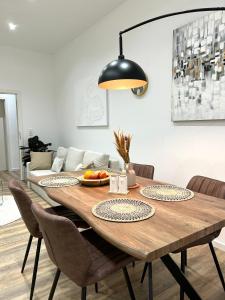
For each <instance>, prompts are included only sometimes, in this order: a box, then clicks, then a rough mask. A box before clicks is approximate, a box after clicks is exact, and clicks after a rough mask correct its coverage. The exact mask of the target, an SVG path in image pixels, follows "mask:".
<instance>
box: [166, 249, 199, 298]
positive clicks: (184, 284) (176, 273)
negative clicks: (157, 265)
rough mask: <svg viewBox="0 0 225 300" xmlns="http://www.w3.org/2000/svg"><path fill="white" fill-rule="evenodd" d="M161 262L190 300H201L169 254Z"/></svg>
mask: <svg viewBox="0 0 225 300" xmlns="http://www.w3.org/2000/svg"><path fill="white" fill-rule="evenodd" d="M161 260H162V262H163V263H164V265H165V266H166V267H167V269H168V270H169V271H170V273H171V274H172V275H173V277H174V278H175V279H176V281H177V283H178V284H179V285H180V286H181V288H182V289H183V290H184V292H185V293H186V294H187V296H188V297H189V298H190V299H191V300H202V298H201V297H200V296H199V294H198V293H197V292H196V290H195V289H194V288H193V286H192V285H191V284H190V282H189V281H188V280H187V278H186V277H185V275H184V273H183V272H182V271H181V270H180V268H179V267H178V265H177V264H176V263H175V262H174V261H173V259H172V258H171V257H170V255H169V254H167V255H165V256H162V257H161Z"/></svg>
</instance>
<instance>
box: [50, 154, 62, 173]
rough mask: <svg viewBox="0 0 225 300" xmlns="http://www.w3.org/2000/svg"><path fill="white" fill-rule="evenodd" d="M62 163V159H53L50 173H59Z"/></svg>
mask: <svg viewBox="0 0 225 300" xmlns="http://www.w3.org/2000/svg"><path fill="white" fill-rule="evenodd" d="M63 163H64V158H63V157H62V158H61V157H57V156H56V157H55V159H54V161H53V164H52V169H51V170H52V171H53V172H56V173H59V172H60V171H61V170H62V167H63Z"/></svg>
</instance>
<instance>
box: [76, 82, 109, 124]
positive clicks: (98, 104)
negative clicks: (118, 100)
mask: <svg viewBox="0 0 225 300" xmlns="http://www.w3.org/2000/svg"><path fill="white" fill-rule="evenodd" d="M78 85H79V91H80V92H79V94H78V95H77V98H78V115H77V119H78V122H77V126H78V127H98V126H108V99H107V91H105V90H102V89H100V88H99V87H98V85H97V82H96V77H94V76H89V77H88V78H85V79H83V80H82V81H80V82H79V83H78Z"/></svg>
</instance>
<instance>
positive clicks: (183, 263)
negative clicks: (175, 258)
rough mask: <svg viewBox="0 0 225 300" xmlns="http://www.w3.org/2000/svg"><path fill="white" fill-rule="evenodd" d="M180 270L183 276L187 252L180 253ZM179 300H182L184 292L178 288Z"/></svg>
mask: <svg viewBox="0 0 225 300" xmlns="http://www.w3.org/2000/svg"><path fill="white" fill-rule="evenodd" d="M180 254H181V261H180V269H181V271H182V272H183V273H184V274H185V265H186V262H187V250H183V251H181V253H180ZM180 300H184V291H183V289H182V288H180Z"/></svg>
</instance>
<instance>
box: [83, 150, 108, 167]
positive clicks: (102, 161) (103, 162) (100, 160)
mask: <svg viewBox="0 0 225 300" xmlns="http://www.w3.org/2000/svg"><path fill="white" fill-rule="evenodd" d="M91 162H93V163H94V168H107V167H108V164H109V155H108V154H104V153H99V152H93V151H86V152H85V154H84V159H83V165H89V164H90V163H91Z"/></svg>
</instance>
